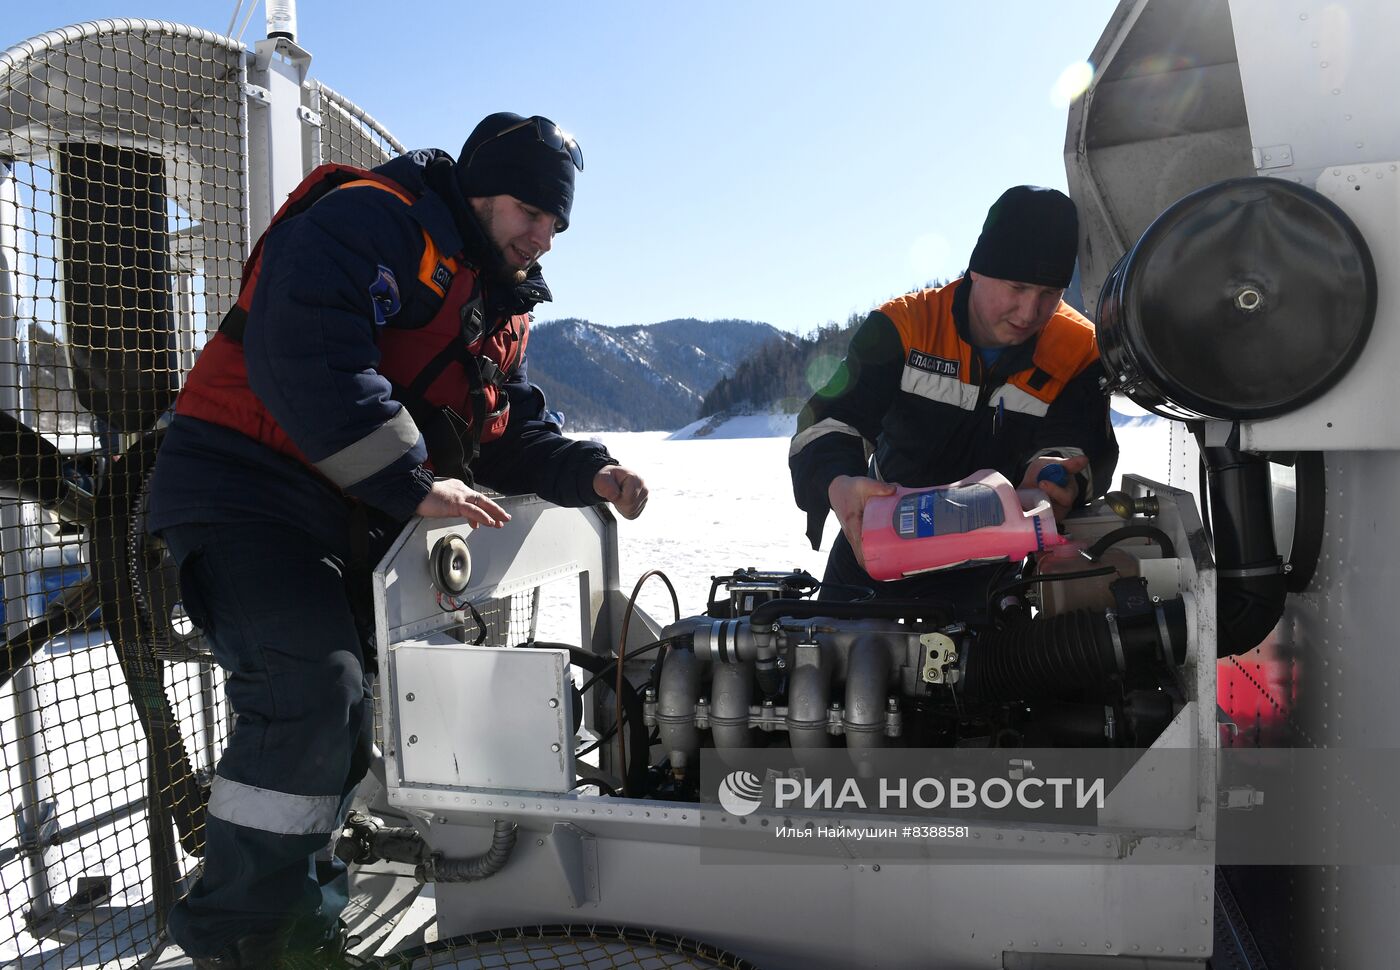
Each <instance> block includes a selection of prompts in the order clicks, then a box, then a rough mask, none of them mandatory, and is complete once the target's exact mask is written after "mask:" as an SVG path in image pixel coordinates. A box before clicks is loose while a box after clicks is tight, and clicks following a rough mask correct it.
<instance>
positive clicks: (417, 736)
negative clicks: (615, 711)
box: [389, 635, 574, 801]
mask: <svg viewBox="0 0 1400 970" xmlns="http://www.w3.org/2000/svg"><path fill="white" fill-rule="evenodd" d="M389 662H390V667H391V689H392V690H393V692H394V695H393V704H392V716H393V718H394V720H395V725H394V728H393V731H392V737H394V738H396V739H397V743H398V751H399V755H400V759H399V761H400V765H401V771H402V779H401V784H402V786H403V787H417V786H436V787H444V788H447V789H449V790H464V789H467V788H474V789H475V788H493V789H506V790H511V791H521V790H524V791H541V792H566V791H568V790H569V789H570V787H572V786H573V784H574V775H573V771H574V764H573V751H574V721H573V691H572V689H570V683H569V656H568V653H567V652H566V651H563V650H544V649H535V648H525V647H518V648H515V649H509V650H506V649H500V648H497V647H474V646H467V645H465V644H461V643H456V642H453V641H452V640H451V639H449V638H448V637H446V636H443V635H437V636H434V637H431V638H429V639H426V640H407V641H404V642H403V643H401V644H398V645H397V646H395V647H394V649H393V652H392V654H391V658H390V661H389ZM390 800H391V801H392V800H393V799H392V793H391V799H390Z"/></svg>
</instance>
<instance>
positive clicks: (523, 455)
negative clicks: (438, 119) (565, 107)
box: [150, 113, 647, 970]
mask: <svg viewBox="0 0 1400 970" xmlns="http://www.w3.org/2000/svg"><path fill="white" fill-rule="evenodd" d="M582 168H583V156H582V153H581V152H580V150H579V147H578V144H577V143H576V142H575V141H574V140H573V139H572V138H571V137H570V136H568V135H567V134H565V133H564V132H563V131H562V130H561V129H560V128H559V127H558V126H557V125H555V124H554V123H553V122H552V121H549V120H548V119H545V118H541V117H532V118H524V117H521V116H519V115H514V114H509V113H500V114H494V115H491V116H490V117H488V118H486V119H485V120H484V121H482V122H481V124H479V125H478V126H477V127H476V129H475V130H474V131H473V132H472V134H471V136H470V137H469V138H468V139H467V141H466V144H465V145H464V146H463V148H462V152H461V154H460V156H459V157H458V158H457V159H456V160H455V161H454V160H453V159H452V157H451V156H450V155H447V154H446V153H444V152H441V151H438V150H436V149H431V150H425V151H418V152H413V153H410V154H407V155H404V156H401V157H399V158H395V159H393V160H392V161H390V162H388V163H387V164H385V165H382V166H380V167H379V168H377V169H375V170H373V171H372V172H363V171H359V170H355V169H348V168H345V167H340V166H324V167H323V168H321V169H318V170H317V171H316V172H314V173H312V175H311V176H309V177H308V178H307V179H306V181H304V182H303V183H302V184H301V186H299V187H298V189H297V190H296V191H295V192H293V194H292V196H291V197H290V198H289V199H288V201H287V203H286V204H285V205H284V206H283V209H282V210H281V211H280V212H279V213H278V215H277V217H276V218H275V219H274V220H273V223H272V225H271V226H269V228H268V231H267V232H266V233H265V234H264V236H263V238H262V240H260V242H259V245H258V247H257V248H255V250H254V253H253V256H252V258H251V259H250V260H249V262H248V265H247V266H246V267H245V269H244V275H243V286H242V289H241V291H240V294H239V299H238V302H237V305H236V306H235V307H234V308H233V310H231V311H230V312H229V314H228V316H227V317H226V318H225V319H224V321H223V323H222V324H221V326H220V328H219V333H218V334H217V335H216V336H215V337H214V338H213V339H212V340H211V341H210V343H209V344H208V346H207V347H206V348H205V349H204V351H203V352H202V353H201V355H200V358H199V361H198V362H197V364H196V365H195V368H194V370H193V371H191V373H190V376H189V379H188V381H187V383H186V386H185V388H184V389H183V391H182V392H181V396H180V399H179V401H178V403H177V405H176V413H175V417H174V420H173V422H172V423H171V425H170V428H169V430H168V431H167V433H166V436H165V439H164V441H163V443H162V446H161V452H160V458H159V461H158V462H157V464H156V471H155V475H154V479H153V482H152V486H151V495H152V499H151V514H150V527H151V529H152V530H153V531H156V532H158V533H159V534H160V535H161V536H162V537H163V538H164V539H165V541H166V543H167V544H168V546H169V548H170V550H171V552H172V554H173V555H174V556H175V558H176V559H177V561H178V562H179V564H180V579H181V585H182V589H183V593H184V602H185V606H186V609H187V610H188V612H189V613H190V615H191V617H192V618H194V619H195V620H196V621H197V622H198V623H199V625H200V626H201V627H202V628H203V630H204V632H205V634H206V635H207V636H208V637H209V639H210V641H211V643H212V645H213V650H214V654H215V657H216V659H217V660H218V661H219V663H220V665H221V666H223V667H224V668H226V670H227V671H228V672H229V678H228V683H227V692H228V697H229V701H230V703H231V705H232V708H233V711H234V714H235V716H236V724H235V728H234V731H233V733H232V735H231V737H230V740H229V744H228V748H227V750H226V751H225V752H224V755H223V758H222V760H221V761H220V763H219V767H218V772H217V776H216V778H215V780H214V783H213V787H212V790H211V793H210V801H209V812H208V825H207V830H206V850H205V860H204V870H203V874H202V877H201V878H200V880H199V881H198V882H197V883H196V884H195V886H194V887H193V888H192V889H191V891H190V892H189V894H188V895H187V896H186V898H185V899H183V900H182V901H181V902H180V903H179V904H178V905H177V906H176V907H175V909H174V911H173V912H172V913H171V917H170V924H169V926H170V932H171V935H172V936H173V938H174V939H175V941H176V942H178V943H179V944H180V945H181V946H182V947H183V948H184V949H185V951H186V952H187V953H188V954H189V955H190V956H192V957H193V958H194V961H195V966H196V967H200V968H205V970H212V968H218V970H227V968H244V967H257V968H259V970H266V968H275V967H301V966H308V967H310V966H315V967H323V966H327V967H335V966H341V965H343V960H344V958H343V956H341V953H342V952H343V950H344V940H343V930H342V929H340V927H341V926H342V924H340V923H339V921H338V919H337V917H336V912H337V911H338V910H337V908H336V907H335V906H334V904H333V903H331V902H330V900H331V899H332V898H333V895H332V894H331V891H330V890H329V889H328V890H327V893H328V895H327V896H326V897H325V899H324V900H323V885H326V886H331V885H334V883H335V881H336V880H335V878H334V877H337V876H338V875H339V873H338V872H337V871H336V869H335V867H334V866H331V867H327V866H324V865H323V867H322V869H323V871H321V872H320V873H319V875H318V872H317V868H316V865H315V864H314V862H313V857H314V856H315V854H316V853H317V852H318V851H319V850H321V849H322V848H324V847H325V846H326V844H327V842H328V840H329V838H330V835H331V833H332V832H334V831H336V830H337V828H338V827H339V825H340V823H341V821H342V819H343V813H344V811H345V808H346V806H347V804H348V802H349V799H350V796H351V794H352V793H353V791H354V789H355V786H356V784H358V782H359V780H360V778H361V777H363V775H364V772H365V770H366V768H367V767H368V764H369V758H370V751H371V735H370V731H371V705H370V698H369V694H368V684H367V681H366V676H365V674H366V671H365V667H366V663H367V660H368V661H369V662H371V663H372V658H366V657H365V655H364V649H363V646H362V643H363V635H364V633H365V630H364V617H363V607H364V597H365V596H367V595H368V593H367V591H362V590H360V589H359V588H357V587H356V584H355V583H354V582H353V580H354V579H355V578H356V577H357V576H360V577H362V576H363V573H364V569H365V564H366V562H367V563H369V564H371V565H372V563H373V562H374V560H375V559H376V558H377V554H378V551H379V550H380V549H382V548H383V546H382V545H378V544H379V543H383V542H384V541H386V540H387V539H392V537H393V536H394V535H395V534H396V533H397V532H398V531H399V529H400V528H401V526H402V525H403V524H404V523H405V522H406V521H407V520H408V519H409V518H410V517H411V516H413V515H415V514H416V515H421V516H427V517H457V518H463V519H465V520H466V521H467V522H468V523H470V525H471V526H472V527H473V528H476V527H478V526H485V527H491V528H501V527H504V526H506V524H507V522H508V520H509V518H510V517H509V515H507V513H506V512H505V511H504V510H503V509H502V508H501V507H500V506H499V505H497V504H496V503H495V502H493V501H492V500H491V499H490V498H488V497H486V496H485V495H483V494H482V493H481V492H479V491H477V490H476V489H475V488H474V487H473V484H474V483H475V481H478V480H479V481H481V482H483V483H485V484H487V485H490V486H491V487H493V488H495V489H497V490H499V491H502V492H512V493H515V492H537V493H539V494H540V495H541V496H543V497H544V498H546V499H549V500H550V501H552V502H555V503H557V504H560V505H566V506H582V505H590V504H594V503H598V502H610V503H612V504H613V506H614V507H615V508H616V509H617V511H618V512H619V513H620V514H621V515H623V516H625V517H627V518H634V517H636V516H637V515H638V514H640V513H641V511H642V508H643V507H644V506H645V504H646V500H647V490H646V486H645V484H644V483H643V481H642V479H641V478H640V477H639V476H638V475H636V474H635V473H634V472H631V471H629V470H627V469H626V468H623V467H622V466H620V465H619V464H617V462H616V461H615V460H614V459H613V458H612V457H611V456H610V455H609V454H608V452H607V450H606V449H605V448H603V447H602V446H601V445H599V444H596V443H593V442H587V441H574V440H570V439H568V438H565V437H564V436H563V435H561V434H560V428H559V426H558V424H556V423H554V420H553V419H552V418H551V416H550V414H549V412H547V411H546V410H545V407H544V403H545V402H544V395H543V394H542V393H541V392H540V390H539V389H538V388H537V387H535V386H534V385H532V384H530V383H529V381H528V380H527V378H526V371H525V348H526V344H527V341H528V337H529V331H528V326H529V314H530V310H531V309H532V308H533V307H534V306H536V305H537V304H538V303H540V302H543V301H546V300H549V299H550V293H549V289H548V288H547V287H546V286H545V282H544V279H543V277H542V276H541V274H540V267H539V262H538V260H539V258H540V257H541V256H543V255H544V254H545V253H546V252H548V251H549V250H550V248H551V246H552V245H553V241H554V236H555V234H556V233H557V232H562V231H564V230H565V229H566V228H568V225H569V211H570V208H571V205H572V202H573V189H574V175H575V172H576V171H580V170H582ZM347 580H352V582H351V584H350V585H351V588H350V589H349V590H347Z"/></svg>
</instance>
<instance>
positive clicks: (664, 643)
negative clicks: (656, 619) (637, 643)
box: [578, 637, 686, 694]
mask: <svg viewBox="0 0 1400 970" xmlns="http://www.w3.org/2000/svg"><path fill="white" fill-rule="evenodd" d="M684 639H686V638H685V637H667V638H666V639H665V640H657V641H655V642H653V643H648V644H647V645H646V646H644V647H639V648H637V649H636V650H629V651H628V652H627V659H628V660H631V659H633V658H634V657H637V656H639V655H641V654H644V653H651V652H652V651H653V650H659V649H661V648H662V647H668V646H670V645H671V644H673V643H677V642H679V641H681V640H684ZM616 666H617V659H616V658H614V659H612V660H609V661H608V663H607V665H606V666H605V667H603V668H602V669H601V670H598V671H596V672H595V671H589V673H592V674H593V676H592V677H589V678H588V679H587V680H585V681H584V682H583V686H582V687H580V688H579V689H578V692H579V693H580V694H586V693H588V689H589V688H590V687H592V686H593V685H594V684H596V683H597V682H598V681H600V680H602V679H603V676H604V675H605V674H608V673H610V672H611V671H612V670H613V668H614V667H616Z"/></svg>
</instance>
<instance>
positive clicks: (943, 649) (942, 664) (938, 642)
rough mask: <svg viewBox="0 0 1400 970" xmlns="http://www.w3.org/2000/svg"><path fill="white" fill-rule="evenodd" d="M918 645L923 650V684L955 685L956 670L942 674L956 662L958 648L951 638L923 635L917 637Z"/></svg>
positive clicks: (937, 634) (940, 634)
mask: <svg viewBox="0 0 1400 970" xmlns="http://www.w3.org/2000/svg"><path fill="white" fill-rule="evenodd" d="M919 645H920V646H921V647H923V648H924V669H923V681H924V683H926V684H943V683H949V684H952V683H956V682H957V679H958V677H957V671H956V670H950V671H947V673H946V674H945V672H944V671H945V669H946V668H947V667H949V666H951V665H954V664H956V663H957V662H958V647H957V644H955V643H954V642H953V639H952V637H949V636H947V635H946V634H943V633H925V634H923V635H922V636H920V637H919Z"/></svg>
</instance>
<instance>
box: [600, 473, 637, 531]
mask: <svg viewBox="0 0 1400 970" xmlns="http://www.w3.org/2000/svg"><path fill="white" fill-rule="evenodd" d="M593 491H595V492H597V493H598V497H599V498H600V499H602V500H603V501H604V502H611V503H612V507H613V508H615V509H617V511H618V514H619V515H621V516H622V517H623V518H624V519H635V518H636V517H637V516H639V515H641V514H642V509H644V508H646V506H647V483H646V482H644V481H642V476H640V475H638V474H637V473H636V472H634V471H630V470H629V469H626V468H623V467H622V466H621V465H604V466H603V467H602V468H600V469H598V472H597V474H595V475H594V476H593Z"/></svg>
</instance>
